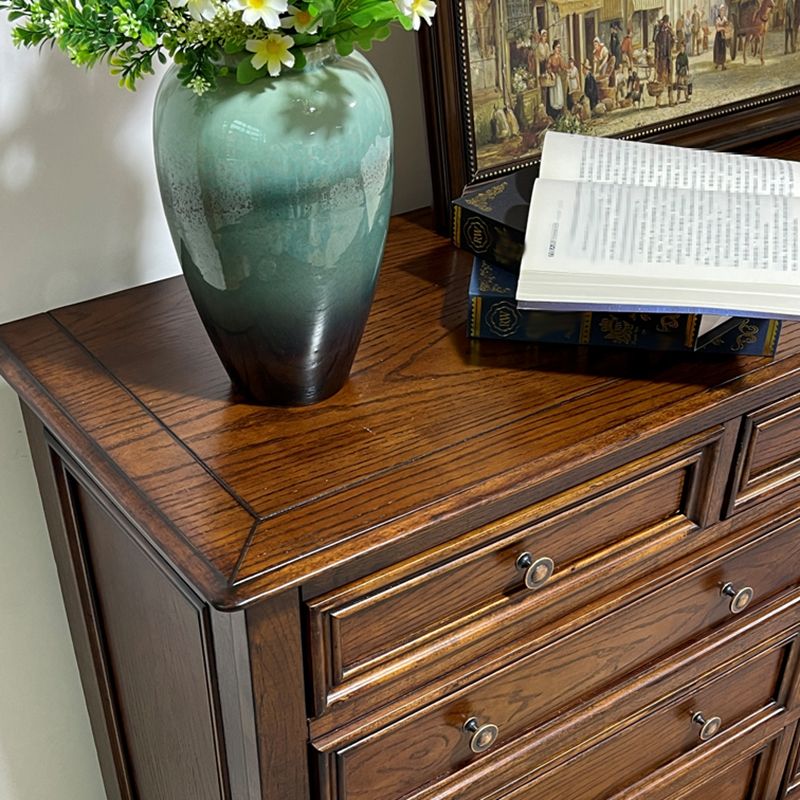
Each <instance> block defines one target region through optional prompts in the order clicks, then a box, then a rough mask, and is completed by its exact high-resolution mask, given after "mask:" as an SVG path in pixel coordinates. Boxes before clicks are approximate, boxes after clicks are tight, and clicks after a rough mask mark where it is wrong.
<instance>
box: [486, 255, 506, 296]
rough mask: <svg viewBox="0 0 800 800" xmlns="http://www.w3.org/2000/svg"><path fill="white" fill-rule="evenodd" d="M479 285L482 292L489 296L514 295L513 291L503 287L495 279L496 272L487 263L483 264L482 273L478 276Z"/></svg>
mask: <svg viewBox="0 0 800 800" xmlns="http://www.w3.org/2000/svg"><path fill="white" fill-rule="evenodd" d="M478 285H479V288H480V291H481V292H483V293H485V294H488V293H491V294H513V291H512V289H510V288H509V287H508V286H501V285H500V284H499V283H498V282H497V281H496V280H495V278H494V270H493V269H492V267H491V265H489V264H487V263H486V262H485V261H482V262H481V268H480V272H479V274H478Z"/></svg>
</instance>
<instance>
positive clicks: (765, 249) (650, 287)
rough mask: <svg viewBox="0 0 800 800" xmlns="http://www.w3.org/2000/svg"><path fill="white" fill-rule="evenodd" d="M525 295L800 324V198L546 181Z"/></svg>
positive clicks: (528, 246)
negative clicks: (797, 321)
mask: <svg viewBox="0 0 800 800" xmlns="http://www.w3.org/2000/svg"><path fill="white" fill-rule="evenodd" d="M517 300H518V303H519V305H520V307H521V308H555V307H558V308H563V309H564V310H572V309H575V308H583V309H587V310H588V309H591V308H596V307H599V306H598V304H599V303H602V304H603V306H604V307H606V308H610V307H614V308H619V309H623V308H630V307H631V306H632V305H634V306H636V307H637V308H638V307H639V306H642V307H643V306H645V305H647V306H648V307H658V308H659V309H670V310H672V309H675V310H679V311H683V310H686V311H689V310H693V311H704V312H708V313H721V314H726V312H727V313H729V314H734V315H737V316H740V315H748V314H749V315H752V316H759V315H761V316H767V317H769V316H783V317H784V318H789V317H800V199H798V198H793V197H787V196H775V195H756V194H741V193H738V194H722V193H719V192H714V191H692V190H688V189H665V188H663V187H659V186H619V185H614V184H607V183H584V184H580V183H570V182H566V181H553V180H547V179H542V178H540V179H539V180H538V181H537V182H536V184H535V185H534V194H533V198H532V203H531V213H530V215H529V218H528V229H527V234H526V243H525V253H524V255H523V260H522V269H521V271H520V280H519V286H518V290H517ZM532 303H538V304H539V305H532ZM554 304H558V305H557V306H556V305H554ZM779 312H780V313H779Z"/></svg>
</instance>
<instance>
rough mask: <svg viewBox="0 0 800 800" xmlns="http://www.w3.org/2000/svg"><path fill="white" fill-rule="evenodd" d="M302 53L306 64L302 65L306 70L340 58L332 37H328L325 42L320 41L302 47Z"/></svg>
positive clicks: (317, 67)
mask: <svg viewBox="0 0 800 800" xmlns="http://www.w3.org/2000/svg"><path fill="white" fill-rule="evenodd" d="M303 55H304V56H305V57H306V65H305V67H304V69H306V70H312V69H319V68H320V67H323V66H325V65H327V64H332V63H333V62H335V61H339V60H340V59H341V58H342V57H341V56H340V55H339V53H338V51H337V50H336V42H335V41H334V40H333V39H329V40H328V41H327V42H320V43H319V44H315V45H312V46H311V47H304V48H303Z"/></svg>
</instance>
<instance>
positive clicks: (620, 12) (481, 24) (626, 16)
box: [465, 0, 679, 146]
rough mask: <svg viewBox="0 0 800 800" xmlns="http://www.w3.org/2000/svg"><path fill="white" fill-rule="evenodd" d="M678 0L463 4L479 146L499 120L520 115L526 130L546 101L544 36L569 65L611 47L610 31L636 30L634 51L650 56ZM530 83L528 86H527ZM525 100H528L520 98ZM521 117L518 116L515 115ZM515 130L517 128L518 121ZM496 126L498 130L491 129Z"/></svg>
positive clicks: (472, 0) (475, 0)
mask: <svg viewBox="0 0 800 800" xmlns="http://www.w3.org/2000/svg"><path fill="white" fill-rule="evenodd" d="M678 2H679V0H465V3H466V5H465V10H466V18H467V19H466V22H467V30H468V32H469V37H468V57H469V65H470V80H471V89H472V99H473V115H474V123H475V134H476V139H477V143H478V146H482V145H485V144H487V143H489V142H491V141H492V139H493V136H496V125H495V124H494V123H493V120H495V121H496V120H497V115H498V113H506V114H508V111H511V112H514V113H515V114H516V116H517V117H523V118H524V119H517V122H518V123H521V124H522V125H521V126H522V127H525V124H524V123H525V122H526V121H527V122H528V123H530V122H531V121H532V120H533V119H534V118H535V117H536V115H537V110H538V107H539V104H540V103H541V102H542V101H543V100H544V99H546V98H545V97H544V95H543V86H542V85H540V81H539V76H538V75H537V74H536V73H537V67H536V63H537V57H536V53H535V51H536V44H537V42H538V40H539V38H541V35H542V31H544V32H546V36H547V45H548V47H549V48H552V46H553V45H554V44H555V42H559V43H560V46H561V52H562V56H563V58H564V60H565V63H566V61H567V60H568V59H569V58H570V57H571V58H573V59H574V61H575V63H576V64H577V65H579V66H580V65H581V64H583V63H584V62H585V61H586V60H591V58H592V51H593V45H594V40H595V37H598V38H600V39H601V40H602V41H603V42H604V43H605V44H606V45H608V42H609V38H610V33H611V25H612V23H617V24H618V25H619V27H620V30H621V31H624V30H625V29H626V28H627V27H629V26H630V27H631V28H632V33H633V42H634V46H635V47H636V48H639V49H642V48H647V47H648V46H649V45H650V43H651V39H652V33H651V32H652V29H653V26H654V25H655V22H656V20H657V19H658V18H659V17H660V15H661V14H662V13H664V8H665V3H666V4H675V5H677V4H678ZM523 81H525V84H526V85H525V86H524V87H523V86H522V82H523ZM519 95H523V97H522V98H520V97H519ZM515 109H516V110H517V112H519V113H516V112H515ZM512 124H513V121H512ZM493 126H494V127H493Z"/></svg>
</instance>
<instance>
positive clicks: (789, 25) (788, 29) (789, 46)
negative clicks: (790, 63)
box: [783, 0, 797, 55]
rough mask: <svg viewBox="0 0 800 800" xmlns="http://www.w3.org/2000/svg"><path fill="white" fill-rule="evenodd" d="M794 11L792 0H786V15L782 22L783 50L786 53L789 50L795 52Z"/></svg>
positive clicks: (795, 19) (795, 20)
mask: <svg viewBox="0 0 800 800" xmlns="http://www.w3.org/2000/svg"><path fill="white" fill-rule="evenodd" d="M795 11H796V8H795V3H794V0H787V3H786V11H785V15H786V16H785V19H784V24H783V28H784V31H785V35H784V41H783V52H784V53H785V54H787V55H788V54H789V52H792V53H795V52H797V17H796V16H795Z"/></svg>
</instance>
